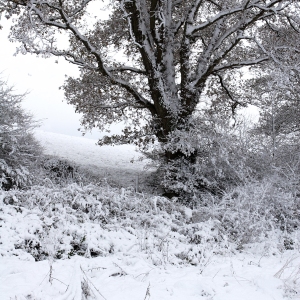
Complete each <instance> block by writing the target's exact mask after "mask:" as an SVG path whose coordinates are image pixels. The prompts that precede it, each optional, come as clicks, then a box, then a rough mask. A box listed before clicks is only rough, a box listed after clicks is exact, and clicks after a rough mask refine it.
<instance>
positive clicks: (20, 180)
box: [0, 79, 41, 190]
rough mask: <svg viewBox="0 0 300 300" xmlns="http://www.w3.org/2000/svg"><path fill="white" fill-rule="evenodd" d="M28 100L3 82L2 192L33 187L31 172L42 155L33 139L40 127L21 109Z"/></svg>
mask: <svg viewBox="0 0 300 300" xmlns="http://www.w3.org/2000/svg"><path fill="white" fill-rule="evenodd" d="M24 96H25V95H18V94H15V93H14V91H13V89H12V87H9V86H8V85H7V84H6V83H5V82H4V81H3V80H1V79H0V188H2V189H5V190H9V189H11V188H12V187H24V186H26V185H27V184H29V183H30V181H31V175H30V172H29V169H30V167H31V166H32V165H33V162H34V161H35V160H36V158H37V157H38V156H39V155H40V153H41V147H40V146H39V145H38V142H37V141H36V140H35V139H34V137H33V135H32V129H33V128H34V127H35V125H36V124H35V123H34V121H33V120H32V117H31V115H29V114H27V113H26V112H25V111H24V110H23V108H22V107H21V102H22V101H23V99H24Z"/></svg>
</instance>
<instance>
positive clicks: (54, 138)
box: [36, 130, 148, 187]
mask: <svg viewBox="0 0 300 300" xmlns="http://www.w3.org/2000/svg"><path fill="white" fill-rule="evenodd" d="M36 137H37V138H38V140H39V141H40V142H41V144H42V146H43V147H44V149H45V153H46V154H48V155H56V156H58V157H61V158H64V159H68V160H71V161H74V162H76V164H79V165H81V166H84V167H86V168H88V169H89V170H91V171H92V172H93V173H95V174H98V175H99V176H102V177H106V179H107V180H108V181H109V183H110V184H117V185H120V186H124V187H128V186H131V185H135V184H136V180H137V178H139V180H140V181H141V182H143V181H144V178H145V177H146V176H147V175H148V172H147V171H146V170H145V168H144V167H145V166H146V164H147V160H143V161H141V160H140V158H141V157H142V155H141V154H140V153H139V152H137V151H136V147H135V146H133V145H123V146H102V147H100V146H98V145H96V143H97V140H92V139H86V138H81V137H73V136H67V135H63V134H57V133H49V132H44V131H40V130H37V131H36Z"/></svg>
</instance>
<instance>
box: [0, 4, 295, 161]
mask: <svg viewBox="0 0 300 300" xmlns="http://www.w3.org/2000/svg"><path fill="white" fill-rule="evenodd" d="M298 2H299V1H293V0H110V1H100V0H1V1H0V7H1V10H2V13H3V14H4V15H6V17H7V18H10V17H11V16H17V18H16V22H15V24H14V26H13V27H12V30H11V36H10V38H11V40H16V41H19V42H21V43H22V46H21V47H19V51H20V52H22V53H35V54H38V55H44V56H46V57H47V56H49V55H52V56H57V57H64V58H65V59H66V60H68V61H69V62H70V63H72V64H75V65H77V66H79V68H80V71H81V73H80V77H79V78H72V77H68V78H67V80H66V82H65V85H64V86H63V88H64V91H65V96H66V99H67V102H68V103H70V104H72V105H74V106H75V107H76V111H77V112H80V113H82V114H83V119H82V124H83V126H85V127H86V128H92V127H98V128H100V129H101V130H103V129H105V128H107V126H109V125H110V124H112V123H113V122H118V121H126V122H125V124H126V125H125V128H124V130H123V134H121V135H113V136H111V137H106V138H104V139H102V141H100V143H124V142H126V143H129V142H136V143H141V144H147V143H149V142H151V141H153V139H157V140H158V141H159V142H160V143H161V144H162V145H166V146H165V147H163V149H164V157H165V159H166V161H173V160H176V159H178V158H182V157H184V159H186V160H188V161H190V162H191V163H193V161H194V160H195V157H194V156H195V155H196V151H195V149H194V148H193V147H189V145H186V144H184V145H183V143H181V142H180V138H177V139H176V138H174V135H176V133H178V132H179V133H180V134H179V136H182V135H184V134H182V133H183V132H188V131H189V129H190V127H193V126H194V125H193V122H192V117H193V114H194V113H195V111H196V109H197V106H198V104H199V100H200V96H201V95H203V93H205V90H206V88H207V85H208V83H209V81H210V79H211V78H213V79H214V80H215V81H216V80H217V82H218V83H219V85H220V87H221V88H222V89H223V91H225V93H226V95H227V96H228V97H227V99H226V101H227V102H229V103H230V104H231V105H232V108H233V110H234V108H235V107H236V106H237V104H238V99H235V98H234V97H233V96H232V95H233V94H232V91H231V90H230V88H229V85H228V82H227V81H228V78H229V75H230V76H231V78H232V76H234V72H235V71H236V70H238V69H240V68H242V67H245V66H262V67H263V66H264V64H266V63H267V62H268V61H270V60H273V61H279V60H280V55H281V54H282V51H283V49H287V48H288V46H289V45H288V44H287V45H283V44H281V45H280V47H276V44H274V43H272V39H271V38H270V37H272V35H278V32H279V31H282V30H292V31H295V32H296V34H298V30H299V12H300V9H299V3H298ZM91 5H94V6H93V8H92V9H89V7H90V6H91ZM104 7H106V9H107V11H109V17H108V18H103V17H102V18H101V13H100V12H101V10H100V9H101V8H103V9H104ZM95 8H97V9H99V14H97V13H95ZM92 14H93V15H94V16H93V17H92ZM107 14H108V12H107ZM102 15H103V12H102ZM61 36H63V37H67V36H68V41H69V43H66V42H65V41H64V42H63V43H61V40H62V39H61ZM284 47H286V48H284ZM141 116H142V118H141ZM171 140H172V141H175V140H177V141H178V147H174V145H173V146H172V147H171V149H170V147H168V146H167V145H168V143H169V142H170V141H171ZM184 143H186V139H185V142H184Z"/></svg>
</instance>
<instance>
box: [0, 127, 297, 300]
mask: <svg viewBox="0 0 300 300" xmlns="http://www.w3.org/2000/svg"><path fill="white" fill-rule="evenodd" d="M37 137H38V139H39V140H40V141H41V142H42V144H43V146H44V147H45V150H46V152H47V153H48V154H51V155H57V156H59V157H62V158H68V159H70V160H72V161H75V162H76V163H79V164H81V165H85V166H87V167H88V168H89V169H93V170H94V171H95V172H103V173H104V174H103V175H107V174H109V176H111V178H112V179H113V180H115V181H116V182H118V184H119V190H118V189H116V190H115V192H114V191H113V190H110V189H109V188H108V187H107V190H105V188H103V194H101V195H102V196H101V197H104V196H105V197H106V198H105V199H108V198H109V197H112V198H114V202H111V203H110V204H109V206H110V209H111V206H112V205H116V204H118V203H119V202H120V201H123V202H122V203H121V204H120V205H119V207H118V208H116V211H118V212H119V213H120V212H122V211H124V210H125V207H127V206H126V205H127V204H126V201H137V202H136V203H137V204H134V203H133V202H132V203H133V204H132V207H129V208H126V209H127V210H128V211H130V212H131V215H128V219H126V218H123V217H122V218H120V220H122V222H121V223H120V222H119V221H118V220H117V217H118V216H117V215H116V216H115V220H116V222H115V223H113V224H110V225H109V224H108V225H109V226H104V225H103V224H98V223H99V222H98V223H97V222H90V221H88V220H86V221H85V219H84V215H85V213H81V215H79V214H78V215H76V214H74V211H76V210H75V208H74V207H75V206H74V205H75V204H76V205H77V203H75V202H76V201H77V200H78V199H79V196H78V195H83V194H84V191H83V190H84V188H82V190H81V187H77V186H76V187H72V188H69V189H70V191H67V189H68V188H66V190H65V194H64V195H66V196H64V197H66V198H67V197H69V196H70V195H71V196H70V197H71V199H73V198H74V201H75V200H76V199H77V198H78V199H77V200H76V201H75V202H72V203H73V204H72V207H73V208H74V209H73V210H71V209H70V210H69V209H68V208H67V207H66V205H65V204H63V205H62V206H59V204H60V203H54V204H53V206H50V207H49V205H48V203H44V202H45V201H43V199H40V198H41V197H40V190H36V191H33V192H32V197H33V196H34V197H35V198H34V200H32V201H33V203H35V206H34V207H32V208H30V205H29V206H27V207H26V206H25V205H23V206H22V205H21V206H18V199H17V198H18V197H19V196H18V194H17V193H16V194H15V198H14V197H12V204H11V205H7V203H5V197H6V194H5V192H0V300H13V299H14V300H29V299H31V300H48V299H49V300H50V299H57V300H63V299H64V300H73V299H74V300H82V299H88V300H90V299H99V300H100V299H107V300H120V299H122V300H149V299H151V300H164V299H166V300H168V299H174V300H194V299H195V300H196V299H197V300H200V299H203V300H241V299H242V300H269V299H270V300H283V299H300V252H299V249H298V248H296V249H294V250H282V251H281V250H280V249H277V250H276V251H273V250H272V249H273V248H274V249H275V248H276V247H273V248H272V246H270V245H267V244H265V245H252V247H249V248H246V249H244V250H243V251H236V250H233V249H232V250H231V249H230V243H228V247H227V248H228V249H227V250H226V251H224V252H220V251H213V250H214V249H211V248H209V247H210V246H211V245H212V244H209V246H206V242H205V243H204V244H203V243H202V244H201V243H200V244H198V245H194V246H192V245H190V244H189V243H188V237H189V236H188V235H183V234H181V231H180V230H181V229H180V226H181V225H180V224H181V222H182V220H181V219H180V218H178V216H177V217H176V218H175V219H174V220H173V219H168V217H167V215H166V214H164V213H163V210H162V209H161V210H160V206H158V204H157V201H158V200H157V197H155V196H151V195H150V196H140V198H139V199H138V200H134V198H133V197H134V196H130V195H129V192H128V196H127V194H126V190H125V189H122V188H121V186H122V185H124V186H125V187H126V186H128V185H130V184H134V179H135V177H136V176H137V175H138V174H142V173H143V172H144V170H143V166H144V162H135V163H131V162H130V161H131V159H132V158H133V157H138V156H139V154H138V153H136V152H135V149H134V147H131V146H126V147H103V148H99V147H97V146H95V145H94V144H95V142H94V141H92V140H88V139H84V138H77V137H69V136H63V135H58V134H51V133H46V132H38V133H37ZM122 177H124V178H122ZM120 180H121V181H120ZM76 189H77V190H78V194H76V195H75V194H74V191H75V190H76ZM51 191H53V190H50V189H49V191H48V190H46V188H45V193H46V194H47V197H48V198H45V199H57V198H56V195H55V193H57V195H58V193H59V191H55V192H52V193H53V195H50V194H51ZM118 191H119V192H118ZM80 193H81V194H80ZM93 193H94V190H93V189H92V188H90V190H89V193H86V194H88V195H89V197H90V199H92V200H89V199H88V198H87V197H86V198H84V199H79V200H78V201H81V202H84V201H86V202H84V203H85V204H84V205H86V204H87V203H91V205H96V204H97V203H96V202H99V201H102V200H101V199H100V200H97V197H96V198H95V197H94V194H93ZM105 193H106V194H105ZM113 193H115V194H113ZM117 193H118V194H117ZM48 194H49V195H48ZM72 195H73V196H72ZM74 195H75V196H74ZM103 195H104V196H103ZM107 195H108V196H107ZM77 196H78V197H77ZM49 197H50V198H49ZM51 197H52V198H51ZM72 197H73V198H72ZM76 197H77V198H76ZM93 197H94V198H93ZM99 197H100V196H99ZM101 197H100V198H101ZM130 197H131V198H130ZM143 197H144V198H143ZM103 199H104V198H103ZM24 201H25V202H26V201H27V200H26V199H25V200H24ZM28 201H29V200H28ZM28 201H27V202H28ZM38 201H40V202H38ZM65 201H66V202H65V203H68V199H65ZM72 201H73V200H72ZM88 201H91V202H88ZM93 201H94V202H93ZM105 201H109V199H108V200H103V203H102V206H103V207H102V210H103V211H104V212H105V211H106V210H107V209H106V206H105V203H104V202H105ZM118 201H119V202H118ZM138 201H140V202H138ZM25 202H24V203H25ZM146 202H148V203H150V204H151V205H152V207H153V212H152V213H151V212H149V209H148V208H149V207H150V204H149V206H148V208H147V206H145V207H146V208H145V210H144V213H143V214H141V215H140V216H141V217H139V218H145V222H141V223H140V224H144V225H143V226H141V225H139V226H134V224H135V222H136V221H135V219H133V220H132V219H131V218H133V217H132V216H134V214H135V213H140V211H141V210H140V209H141V207H142V206H143V203H145V205H146V204H147V203H146ZM28 203H29V202H28ZM95 203H96V204H95ZM107 203H109V202H107ZM162 203H163V202H162ZM19 204H20V203H19ZM51 205H52V204H51ZM82 205H83V204H82ZM107 205H108V204H107ZM122 205H123V206H122ZM129 205H130V203H129ZM135 205H136V207H135ZM100 208H101V207H100ZM100 208H99V207H98V208H97V206H92V209H91V211H90V212H89V214H90V215H92V213H94V212H95V213H96V212H98V211H97V209H99V211H100ZM117 209H118V210H117ZM151 209H152V208H151ZM55 210H56V211H57V212H58V213H57V215H55ZM171 210H172V209H171ZM188 214H189V212H188V211H187V213H186V215H187V216H186V218H188ZM106 216H108V215H105V214H104V215H103V216H102V217H103V218H104V217H106ZM76 218H77V219H76ZM147 218H150V220H148V219H147ZM74 220H75V221H74ZM129 222H132V223H129ZM147 222H148V223H149V222H150V223H151V222H152V223H153V224H150V225H151V226H150V225H148V226H146V223H147ZM164 222H165V223H164ZM128 224H131V225H130V226H129V225H128ZM132 224H133V225H132ZM168 224H171V225H170V226H169V227H168ZM196 225H197V224H196ZM196 225H193V224H190V225H188V226H196ZM47 226H48V227H47ZM76 226H77V227H76ZM176 226H177V227H176ZM46 227H47V228H52V229H50V231H49V236H47V237H45V236H44V237H43V238H44V241H43V242H44V245H45V246H46V247H48V248H49V249H48V250H49V252H51V251H54V250H53V249H54V248H55V247H60V246H61V245H60V242H59V241H60V238H61V239H63V238H64V239H67V238H68V234H65V235H64V236H60V234H61V233H60V232H59V231H63V230H66V228H68V230H69V228H70V233H69V234H71V235H72V234H73V235H74V232H75V233H76V232H77V233H78V236H79V237H80V236H81V235H80V234H82V233H84V237H85V238H87V239H88V241H84V243H85V244H86V245H87V249H89V248H90V247H92V244H93V243H96V241H97V242H98V244H97V247H99V248H103V253H104V252H105V254H103V255H102V256H98V257H93V258H91V257H90V252H89V251H86V255H84V256H78V255H74V256H70V259H57V258H54V257H51V256H49V257H48V259H46V260H42V261H35V259H34V258H33V257H32V256H31V255H30V254H28V253H26V252H25V251H23V250H22V249H21V248H20V249H17V248H18V247H15V245H16V244H17V243H18V241H19V240H21V239H22V238H23V237H25V238H26V239H27V241H31V242H33V241H35V240H34V239H36V238H37V237H38V236H39V234H40V235H41V233H43V232H46V231H45V230H46V229H45V228H46ZM210 231H211V230H210V229H209V233H208V234H211V233H210ZM200 233H201V232H200ZM201 234H203V236H204V237H205V233H204V232H202V233H201ZM206 238H207V237H206ZM54 240H56V242H53V241H54ZM207 240H208V238H207ZM94 241H95V242H94ZM81 242H82V243H83V241H82V240H81ZM223 242H224V241H223ZM275 243H276V241H275ZM99 245H100V246H99ZM27 246H28V247H29V246H30V243H29V244H28V245H27ZM14 247H15V248H14ZM51 247H52V248H53V249H52V248H51ZM12 248H14V249H12ZM51 249H52V250H51ZM37 250H39V248H38V247H37ZM217 250H218V249H217ZM191 252H193V255H194V256H193V257H194V260H193V259H191V262H192V263H189V262H186V263H184V259H183V258H182V255H183V254H184V255H186V257H192V256H191V255H190V254H189V253H191ZM179 254H180V255H179ZM195 258H197V259H196V260H195Z"/></svg>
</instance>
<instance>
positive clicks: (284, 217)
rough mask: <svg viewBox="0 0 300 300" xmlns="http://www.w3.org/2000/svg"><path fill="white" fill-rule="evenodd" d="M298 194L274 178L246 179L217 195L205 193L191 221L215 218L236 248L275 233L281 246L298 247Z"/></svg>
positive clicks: (287, 247)
mask: <svg viewBox="0 0 300 300" xmlns="http://www.w3.org/2000/svg"><path fill="white" fill-rule="evenodd" d="M299 215H300V197H299V194H298V195H295V194H293V193H292V192H291V191H290V190H289V189H287V188H286V186H285V185H284V184H281V185H280V184H279V183H278V182H276V180H275V179H274V178H269V179H265V180H264V181H262V182H253V183H248V184H246V185H244V186H238V187H235V188H233V189H231V190H230V191H228V192H226V193H224V195H223V196H222V197H221V198H219V197H215V196H214V195H209V194H206V195H205V196H203V199H202V203H201V205H200V206H199V207H198V209H197V210H195V211H194V212H193V221H194V222H207V221H208V220H217V221H218V229H219V231H220V234H221V236H226V237H227V238H228V240H229V241H230V242H232V243H234V244H235V245H237V248H238V249H243V248H244V247H245V245H247V244H253V243H261V242H263V241H266V240H270V239H271V236H272V235H276V243H277V246H278V247H279V248H280V249H282V250H283V249H288V250H290V249H294V248H297V247H299V242H300V240H299V239H298V238H299V237H298V238H296V239H295V237H296V236H295V232H297V231H298V230H299V228H300V218H299Z"/></svg>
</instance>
